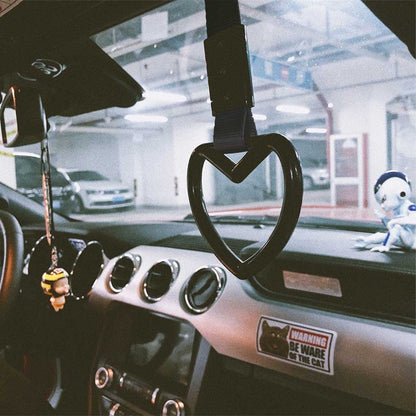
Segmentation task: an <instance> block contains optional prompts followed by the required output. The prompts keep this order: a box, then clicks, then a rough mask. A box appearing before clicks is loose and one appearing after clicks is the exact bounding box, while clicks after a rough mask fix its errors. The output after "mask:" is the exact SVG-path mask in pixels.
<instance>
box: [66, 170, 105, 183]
mask: <svg viewBox="0 0 416 416" xmlns="http://www.w3.org/2000/svg"><path fill="white" fill-rule="evenodd" d="M67 175H68V176H69V177H70V179H71V180H72V181H75V182H77V181H107V180H108V179H107V178H106V177H105V176H103V175H101V174H99V173H98V172H94V171H92V170H77V171H73V172H71V171H69V172H67Z"/></svg>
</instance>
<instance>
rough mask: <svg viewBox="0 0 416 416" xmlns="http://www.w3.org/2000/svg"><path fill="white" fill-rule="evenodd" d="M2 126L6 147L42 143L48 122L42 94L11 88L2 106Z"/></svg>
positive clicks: (26, 89) (0, 122) (25, 89)
mask: <svg viewBox="0 0 416 416" xmlns="http://www.w3.org/2000/svg"><path fill="white" fill-rule="evenodd" d="M0 124H1V135H2V140H3V145H4V146H5V147H18V146H24V145H27V144H33V143H39V142H41V141H42V140H43V139H45V138H46V133H47V122H46V115H45V110H44V108H43V105H42V99H41V97H40V94H39V93H38V92H37V91H36V90H34V89H32V88H21V87H16V86H13V87H11V88H10V90H9V92H8V93H7V94H6V96H5V97H4V100H3V102H2V103H1V106H0Z"/></svg>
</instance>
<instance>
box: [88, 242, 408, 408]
mask: <svg viewBox="0 0 416 416" xmlns="http://www.w3.org/2000/svg"><path fill="white" fill-rule="evenodd" d="M130 253H131V254H132V255H134V254H135V253H137V254H140V256H141V258H142V264H141V268H140V270H148V269H149V268H150V267H151V265H153V264H154V263H155V262H157V261H158V260H159V259H160V258H175V259H177V261H178V262H180V264H181V270H180V272H179V274H178V277H177V279H176V283H175V285H172V287H171V289H170V290H169V292H168V293H167V294H166V295H165V296H164V297H163V299H161V300H160V301H159V302H157V303H149V302H147V301H146V300H145V299H143V298H142V297H140V296H138V293H139V290H140V286H141V284H142V282H143V278H144V273H142V272H141V271H140V270H139V271H138V272H136V274H135V275H134V276H133V278H132V279H131V281H130V283H129V285H128V287H126V288H125V290H123V291H122V292H121V293H118V294H114V293H112V292H110V291H109V290H108V286H107V281H108V276H109V275H110V273H111V270H112V267H113V266H114V263H115V261H116V259H113V260H110V262H109V263H108V264H107V266H106V267H105V268H104V270H103V273H102V274H101V276H100V277H99V278H98V280H97V282H96V284H95V286H94V287H93V291H92V293H91V295H90V298H89V301H90V303H91V306H94V305H95V304H96V306H97V308H98V307H99V308H102V307H103V306H105V305H110V304H111V303H112V302H121V303H125V304H128V305H133V306H135V307H139V308H142V309H147V310H148V311H153V312H155V313H161V314H165V315H169V316H172V317H175V318H178V319H181V320H185V321H188V322H189V323H190V324H191V325H193V326H194V327H195V328H196V330H197V331H198V332H199V333H200V334H201V336H202V337H204V338H205V340H206V341H207V342H208V343H209V344H210V345H211V346H212V347H213V348H214V349H215V350H216V351H217V352H218V353H220V354H223V355H225V356H228V357H232V358H235V359H237V360H241V361H244V362H247V363H251V364H254V365H256V366H260V367H264V368H268V369H270V370H273V371H276V372H278V373H282V374H287V375H289V376H291V377H293V378H295V379H296V378H297V379H301V380H304V381H306V382H311V383H315V384H317V385H322V386H326V387H328V388H331V389H335V390H339V391H342V392H345V393H348V394H352V395H356V396H358V397H362V398H366V399H368V400H372V401H375V402H378V403H381V404H385V405H388V406H392V407H395V408H398V409H402V410H405V411H409V412H414V411H415V402H414V392H415V384H416V383H415V348H414V346H415V345H416V333H415V331H414V329H413V328H409V327H406V326H404V325H399V324H393V323H387V322H386V323H385V322H380V321H376V320H371V319H369V318H359V317H353V316H347V315H344V314H341V313H335V312H329V311H323V310H318V309H314V308H312V307H306V306H299V305H294V304H291V303H288V302H284V301H277V300H272V299H270V298H267V297H265V296H264V295H262V294H260V293H258V292H257V291H256V290H255V289H254V288H252V287H251V286H250V284H249V283H247V282H243V281H240V280H239V279H237V278H236V277H235V276H233V275H232V274H230V273H229V272H226V274H227V285H226V287H225V288H224V291H223V293H222V295H221V296H220V297H219V299H218V300H217V302H215V304H214V305H213V306H212V307H211V308H210V309H209V311H207V312H206V313H204V314H198V315H196V314H194V313H191V312H190V311H188V310H187V308H186V307H184V305H183V303H182V302H180V299H181V296H182V292H181V290H182V287H183V285H184V284H185V282H186V280H187V278H188V276H190V275H191V274H192V273H193V272H194V271H195V270H197V269H199V268H201V267H202V266H203V265H205V264H213V265H215V264H219V262H218V260H217V259H216V257H215V256H214V255H213V254H212V253H205V252H197V251H190V250H182V249H173V248H165V247H157V246H139V247H136V248H134V249H132V250H130ZM261 316H270V317H275V318H277V319H281V320H287V321H293V322H298V323H302V324H304V325H306V326H314V327H318V328H326V329H329V330H332V331H335V332H336V333H337V334H338V337H337V342H336V346H335V352H334V354H335V356H334V368H335V372H334V375H333V376H328V375H325V374H320V373H317V372H314V371H310V370H308V369H306V368H302V367H298V366H293V365H291V364H289V363H285V362H283V361H280V360H275V359H273V358H271V357H268V356H263V355H261V354H259V353H258V352H257V348H256V334H257V326H258V322H259V319H260V318H261Z"/></svg>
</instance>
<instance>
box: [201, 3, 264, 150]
mask: <svg viewBox="0 0 416 416" xmlns="http://www.w3.org/2000/svg"><path fill="white" fill-rule="evenodd" d="M205 8H206V19H207V33H208V38H207V39H206V40H205V42H204V46H205V59H206V63H207V73H208V84H209V91H210V97H211V108H212V115H213V116H214V117H215V127H214V147H215V149H216V150H218V151H219V152H221V153H236V152H242V151H246V150H247V149H248V147H247V144H246V140H245V138H247V137H250V136H255V135H256V134H257V131H256V126H255V123H254V120H253V115H252V113H251V107H253V106H254V98H253V86H252V82H251V73H250V64H249V56H248V50H247V41H246V35H245V28H244V26H243V25H242V24H241V18H240V10H239V7H238V0H227V1H224V0H205Z"/></svg>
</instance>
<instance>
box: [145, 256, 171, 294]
mask: <svg viewBox="0 0 416 416" xmlns="http://www.w3.org/2000/svg"><path fill="white" fill-rule="evenodd" d="M178 273H179V263H178V262H177V261H176V260H163V261H160V262H159V263H156V264H154V265H153V266H152V267H151V268H150V269H149V271H148V272H147V273H146V276H145V277H144V280H143V285H142V292H143V295H144V297H145V298H146V300H147V301H149V302H157V301H159V300H160V299H161V298H162V297H163V296H164V295H165V294H166V293H167V292H168V291H169V289H170V287H171V285H172V284H173V282H174V281H175V279H176V277H177V276H178Z"/></svg>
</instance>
